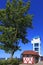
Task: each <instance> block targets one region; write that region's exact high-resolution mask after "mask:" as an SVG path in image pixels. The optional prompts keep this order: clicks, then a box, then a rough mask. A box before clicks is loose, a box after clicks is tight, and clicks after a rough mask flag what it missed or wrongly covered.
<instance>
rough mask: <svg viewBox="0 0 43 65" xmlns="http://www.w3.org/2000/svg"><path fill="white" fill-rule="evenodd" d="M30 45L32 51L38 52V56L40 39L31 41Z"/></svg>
mask: <svg viewBox="0 0 43 65" xmlns="http://www.w3.org/2000/svg"><path fill="white" fill-rule="evenodd" d="M31 43H32V44H33V51H36V52H38V53H39V55H40V43H41V41H40V38H39V37H37V38H33V39H32V40H31Z"/></svg>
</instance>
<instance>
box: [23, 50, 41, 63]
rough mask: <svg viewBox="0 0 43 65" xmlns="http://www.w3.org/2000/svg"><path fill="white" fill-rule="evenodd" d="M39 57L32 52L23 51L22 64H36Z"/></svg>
mask: <svg viewBox="0 0 43 65" xmlns="http://www.w3.org/2000/svg"><path fill="white" fill-rule="evenodd" d="M39 57H40V56H39V54H38V53H37V52H35V51H32V50H28V51H24V52H23V53H22V60H23V63H30V64H34V63H37V62H38V61H39Z"/></svg>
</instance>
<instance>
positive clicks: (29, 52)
mask: <svg viewBox="0 0 43 65" xmlns="http://www.w3.org/2000/svg"><path fill="white" fill-rule="evenodd" d="M22 54H23V55H25V54H30V55H36V56H39V54H38V53H37V52H35V51H32V50H29V51H24V52H23V53H22Z"/></svg>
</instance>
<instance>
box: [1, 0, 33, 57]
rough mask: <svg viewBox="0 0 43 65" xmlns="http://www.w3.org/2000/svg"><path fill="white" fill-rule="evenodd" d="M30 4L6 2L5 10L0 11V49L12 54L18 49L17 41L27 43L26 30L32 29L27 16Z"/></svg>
mask: <svg viewBox="0 0 43 65" xmlns="http://www.w3.org/2000/svg"><path fill="white" fill-rule="evenodd" d="M29 9H30V2H29V1H28V2H26V3H25V2H24V1H22V0H12V1H10V0H8V2H7V4H6V8H5V9H0V32H1V33H2V34H0V42H1V43H0V49H3V50H5V51H6V52H10V53H11V55H12V56H13V54H14V52H15V51H17V50H18V49H20V47H19V40H22V43H24V44H25V43H27V42H28V39H27V38H26V33H27V32H26V29H27V28H32V15H30V14H28V10H29Z"/></svg>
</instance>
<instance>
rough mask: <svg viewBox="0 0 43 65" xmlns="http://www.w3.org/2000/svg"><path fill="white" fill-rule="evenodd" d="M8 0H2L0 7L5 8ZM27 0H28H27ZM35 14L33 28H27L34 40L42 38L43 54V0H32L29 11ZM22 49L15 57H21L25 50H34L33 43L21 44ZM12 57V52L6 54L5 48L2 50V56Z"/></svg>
mask: <svg viewBox="0 0 43 65" xmlns="http://www.w3.org/2000/svg"><path fill="white" fill-rule="evenodd" d="M6 1H7V0H0V9H2V8H5V5H6ZM25 1H26V0H25ZM28 13H30V14H34V17H33V21H32V23H33V27H34V28H33V29H28V30H27V38H28V39H29V40H32V38H34V37H37V36H39V37H40V38H41V55H43V0H31V7H30V10H29V12H28ZM19 45H20V46H21V49H22V51H17V52H15V54H14V57H20V56H21V53H22V52H23V51H24V50H32V44H31V43H28V44H25V45H24V44H22V43H21V41H20V44H19ZM6 57H10V54H6V53H5V52H4V51H3V50H0V58H6Z"/></svg>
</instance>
